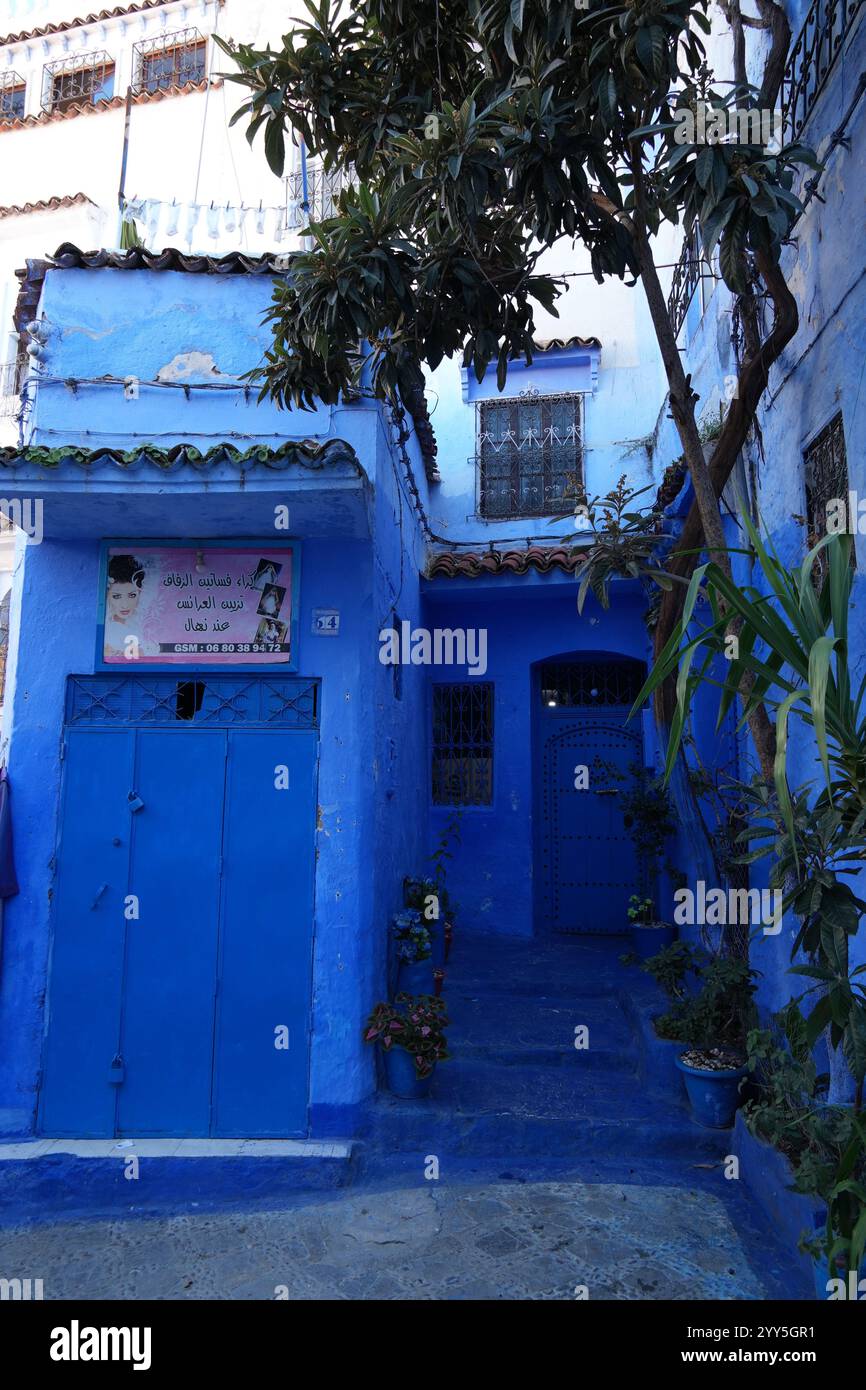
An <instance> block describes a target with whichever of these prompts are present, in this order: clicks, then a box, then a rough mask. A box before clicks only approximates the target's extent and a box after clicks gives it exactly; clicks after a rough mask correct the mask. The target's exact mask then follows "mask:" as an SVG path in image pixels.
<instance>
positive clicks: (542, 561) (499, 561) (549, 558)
mask: <svg viewBox="0 0 866 1390" xmlns="http://www.w3.org/2000/svg"><path fill="white" fill-rule="evenodd" d="M582 554H583V552H582V551H581V550H579V549H577V548H575V547H574V546H561V545H560V546H549V545H530V546H527V547H526V548H525V549H524V550H480V551H462V552H461V551H453V550H445V551H437V552H435V553H434V554H433V555H432V556H431V558H430V560H429V561H428V564H427V578H428V579H478V578H479V577H480V576H482V575H486V574H517V575H523V574H528V573H529V572H530V570H535V571H536V572H537V573H538V574H550V573H551V572H552V571H554V570H560V571H562V572H563V573H564V574H574V573H575V572H576V571H577V570H578V569H579V568H580V563H581V559H582Z"/></svg>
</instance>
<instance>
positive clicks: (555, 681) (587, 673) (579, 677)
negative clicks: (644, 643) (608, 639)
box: [539, 658, 646, 709]
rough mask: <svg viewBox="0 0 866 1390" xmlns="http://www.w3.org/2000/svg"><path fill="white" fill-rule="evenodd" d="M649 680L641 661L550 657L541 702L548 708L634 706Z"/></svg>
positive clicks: (544, 669)
mask: <svg viewBox="0 0 866 1390" xmlns="http://www.w3.org/2000/svg"><path fill="white" fill-rule="evenodd" d="M645 680H646V667H645V666H644V664H643V662H642V661H635V660H631V659H629V658H622V659H621V660H608V661H568V662H560V661H551V662H546V663H545V665H544V666H542V668H541V680H540V686H539V689H540V691H541V703H542V705H544V706H545V707H546V708H548V709H560V708H561V709H575V708H583V709H586V708H587V707H590V708H592V707H594V708H598V707H601V706H611V705H616V706H621V707H627V708H629V709H630V708H631V706H632V705H633V704H634V702H635V700H636V699H637V697H638V695H639V694H640V691H641V687H642V686H643V684H644V681H645Z"/></svg>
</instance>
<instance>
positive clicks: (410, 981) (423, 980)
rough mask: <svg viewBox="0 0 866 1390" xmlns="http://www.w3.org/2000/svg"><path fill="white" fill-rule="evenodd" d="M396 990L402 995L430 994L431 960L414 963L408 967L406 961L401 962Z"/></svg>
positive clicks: (431, 989) (431, 982)
mask: <svg viewBox="0 0 866 1390" xmlns="http://www.w3.org/2000/svg"><path fill="white" fill-rule="evenodd" d="M397 989H398V991H401V992H402V993H404V994H432V993H433V960H432V958H430V959H428V960H419V961H416V963H415V964H414V965H410V964H409V962H408V961H405V960H401V962H400V970H399V972H398V975H397Z"/></svg>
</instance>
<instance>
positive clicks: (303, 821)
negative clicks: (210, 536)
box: [39, 675, 318, 1137]
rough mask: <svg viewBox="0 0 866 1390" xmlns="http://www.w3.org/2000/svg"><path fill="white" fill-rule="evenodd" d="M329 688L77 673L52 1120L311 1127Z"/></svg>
mask: <svg viewBox="0 0 866 1390" xmlns="http://www.w3.org/2000/svg"><path fill="white" fill-rule="evenodd" d="M317 724H318V687H317V685H316V684H315V682H310V681H304V680H299V679H294V678H285V677H279V678H269V677H259V676H246V677H236V676H234V677H229V676H220V677H211V676H209V675H208V676H202V677H192V676H189V677H186V676H181V677H178V676H162V675H157V676H154V677H150V678H148V677H146V676H143V675H137V676H122V677H115V676H113V675H112V676H107V675H106V676H96V677H83V678H79V677H72V678H71V679H70V681H69V684H68V690H67V718H66V729H65V738H64V764H63V766H64V775H63V791H62V808H61V825H60V835H59V840H58V848H57V855H56V865H55V882H54V902H53V933H52V955H51V967H50V980H49V991H48V1008H47V1027H46V1038H45V1045H44V1054H43V1078H42V1085H41V1092H40V1105H39V1126H40V1130H41V1132H42V1133H43V1134H51V1135H57V1136H66V1135H75V1136H79V1137H89V1136H91V1137H113V1136H129V1137H135V1136H141V1137H144V1136H153V1137H158V1136H180V1137H185V1136H190V1137H195V1136H200V1137H207V1136H211V1135H212V1136H219V1137H237V1136H240V1137H247V1136H249V1137H256V1136H258V1137H291V1136H298V1135H302V1134H305V1133H306V1132H307V1094H308V1072H309V1016H310V993H311V959H312V931H313V881H314V834H315V804H316V772H317V749H318V733H317Z"/></svg>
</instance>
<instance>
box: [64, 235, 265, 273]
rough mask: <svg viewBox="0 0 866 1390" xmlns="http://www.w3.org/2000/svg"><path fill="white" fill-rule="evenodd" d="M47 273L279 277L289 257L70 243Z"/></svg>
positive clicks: (171, 247)
mask: <svg viewBox="0 0 866 1390" xmlns="http://www.w3.org/2000/svg"><path fill="white" fill-rule="evenodd" d="M46 268H47V269H48V270H179V271H183V272H185V273H186V274H188V275H278V274H281V273H285V269H286V256H285V254H284V253H283V254H281V253H279V252H276V251H274V252H269V253H267V254H265V255H262V256H247V255H245V254H244V253H243V252H242V251H229V252H227V254H226V255H224V256H204V255H194V254H193V255H191V254H189V253H188V252H186V251H181V250H180V249H179V248H178V247H176V246H167V247H165V249H164V250H162V251H149V250H148V249H147V247H146V246H133V247H131V248H130V250H128V251H112V250H100V251H82V250H81V249H80V247H78V246H74V245H73V244H72V242H71V241H65V242H64V243H63V245H62V246H58V248H57V250H56V251H55V252H54V255H53V256H50V257H49V258H48V261H47V267H46Z"/></svg>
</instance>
